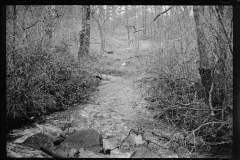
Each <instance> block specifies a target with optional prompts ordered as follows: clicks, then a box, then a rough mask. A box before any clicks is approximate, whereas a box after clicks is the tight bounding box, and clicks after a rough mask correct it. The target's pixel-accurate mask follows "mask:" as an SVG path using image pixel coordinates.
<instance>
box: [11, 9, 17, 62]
mask: <svg viewBox="0 0 240 160" xmlns="http://www.w3.org/2000/svg"><path fill="white" fill-rule="evenodd" d="M16 36H17V9H16V5H14V6H13V54H12V61H13V64H15V54H16V53H15V51H16Z"/></svg>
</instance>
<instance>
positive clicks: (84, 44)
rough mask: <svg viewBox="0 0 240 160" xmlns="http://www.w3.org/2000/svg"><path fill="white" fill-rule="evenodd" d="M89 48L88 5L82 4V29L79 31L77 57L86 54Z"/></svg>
mask: <svg viewBox="0 0 240 160" xmlns="http://www.w3.org/2000/svg"><path fill="white" fill-rule="evenodd" d="M89 49H90V5H83V15H82V30H81V31H80V47H79V52H78V59H79V60H80V58H81V56H84V55H88V54H89Z"/></svg>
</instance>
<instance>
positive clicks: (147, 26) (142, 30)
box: [134, 6, 174, 33]
mask: <svg viewBox="0 0 240 160" xmlns="http://www.w3.org/2000/svg"><path fill="white" fill-rule="evenodd" d="M173 7H174V6H172V7H170V8H168V9H167V10H165V11H163V12H161V13H159V14H158V15H157V16H156V17H155V18H154V19H153V21H152V22H150V23H149V24H148V25H147V26H146V27H144V28H141V29H139V30H135V32H134V33H136V32H140V31H143V30H144V29H146V28H148V27H149V26H150V25H151V24H152V23H153V22H154V21H156V20H157V18H158V17H160V16H161V15H163V14H164V13H166V12H168V11H169V10H171V9H172V8H173Z"/></svg>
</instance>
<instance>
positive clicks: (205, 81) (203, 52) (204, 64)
mask: <svg viewBox="0 0 240 160" xmlns="http://www.w3.org/2000/svg"><path fill="white" fill-rule="evenodd" d="M200 10H201V11H202V14H203V13H204V6H200V7H199V6H193V14H194V20H195V23H196V34H197V45H198V51H199V56H200V66H199V74H200V76H201V83H202V85H203V86H204V88H205V102H206V103H208V104H209V105H210V108H211V109H212V107H213V106H212V94H211V93H212V91H213V76H212V69H211V68H209V62H208V56H207V39H206V37H205V33H204V29H203V22H202V18H201V17H200ZM209 93H210V94H209ZM212 115H214V113H213V111H212Z"/></svg>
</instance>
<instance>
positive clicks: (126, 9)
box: [125, 6, 130, 45]
mask: <svg viewBox="0 0 240 160" xmlns="http://www.w3.org/2000/svg"><path fill="white" fill-rule="evenodd" d="M125 12H126V20H127V26H128V6H125ZM126 28H127V34H128V45H129V44H130V43H129V42H130V41H129V40H130V35H129V27H126Z"/></svg>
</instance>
